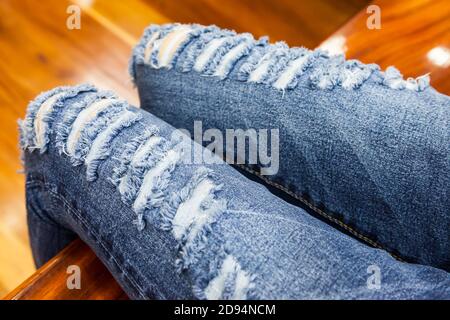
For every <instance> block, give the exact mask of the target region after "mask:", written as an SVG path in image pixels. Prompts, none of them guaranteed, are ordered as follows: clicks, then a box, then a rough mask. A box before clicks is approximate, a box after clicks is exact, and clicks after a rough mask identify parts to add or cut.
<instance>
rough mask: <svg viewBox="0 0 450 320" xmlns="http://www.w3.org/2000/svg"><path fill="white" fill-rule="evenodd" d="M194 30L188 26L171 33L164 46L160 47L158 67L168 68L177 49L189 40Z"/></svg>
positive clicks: (164, 41) (165, 39)
mask: <svg viewBox="0 0 450 320" xmlns="http://www.w3.org/2000/svg"><path fill="white" fill-rule="evenodd" d="M192 31H193V30H192V28H190V27H187V26H181V27H179V28H176V29H175V30H173V31H172V32H170V33H169V34H168V35H167V36H166V37H165V38H164V40H162V41H163V42H162V44H161V45H160V46H159V52H158V67H159V68H163V67H167V66H168V65H169V64H170V63H171V62H172V59H173V56H174V55H175V52H176V51H177V48H178V47H179V46H180V45H181V44H183V43H184V42H185V41H186V40H187V39H188V38H189V34H190V33H191V32H192Z"/></svg>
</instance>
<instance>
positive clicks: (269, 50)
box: [130, 24, 450, 270]
mask: <svg viewBox="0 0 450 320" xmlns="http://www.w3.org/2000/svg"><path fill="white" fill-rule="evenodd" d="M130 73H131V75H132V77H133V79H134V81H135V83H136V85H137V87H138V89H139V94H140V99H141V107H142V108H144V109H146V110H149V111H150V112H152V113H153V114H155V115H156V116H157V117H160V118H161V119H163V120H164V121H167V122H168V123H170V124H171V125H173V126H175V127H177V128H186V129H188V130H191V131H192V130H193V124H194V121H202V124H203V129H204V130H206V129H209V128H218V129H220V130H225V129H229V128H232V129H236V128H238V129H244V130H246V129H256V130H258V129H271V128H275V129H279V137H280V142H279V154H280V159H279V170H278V172H276V173H275V174H273V175H265V176H261V177H260V178H261V179H262V180H263V181H264V182H265V183H267V184H269V185H271V186H273V187H275V188H277V189H280V190H282V191H283V192H285V193H287V194H289V195H290V196H291V197H293V198H295V199H297V200H299V201H300V202H301V203H302V204H304V205H305V206H307V207H309V208H311V210H313V211H314V213H315V214H318V215H320V216H322V217H324V218H325V219H328V220H329V221H330V222H332V223H333V224H335V225H338V226H339V227H340V228H342V229H344V230H346V231H347V232H349V233H351V234H352V235H353V236H355V237H357V238H359V239H361V240H363V241H365V242H366V243H368V244H370V245H372V246H374V247H378V248H383V249H385V250H388V251H389V252H391V253H392V254H393V255H395V256H397V257H399V258H402V259H404V260H406V261H410V262H416V263H422V264H428V265H432V266H435V267H440V268H443V269H446V270H450V188H449V186H450V123H449V119H450V98H449V97H448V96H445V95H442V94H440V93H438V92H436V91H435V90H434V89H433V88H431V87H430V86H429V78H428V76H427V75H425V76H423V77H419V78H417V79H407V80H405V79H403V78H402V75H401V74H400V72H399V71H398V70H396V69H395V68H393V67H390V68H388V69H387V70H386V71H381V70H380V68H379V67H378V66H377V65H373V64H371V65H365V64H362V63H361V62H359V61H356V60H348V61H346V60H345V59H344V58H343V57H342V56H337V57H330V56H328V55H327V54H326V53H324V52H322V51H320V50H315V51H310V50H307V49H305V48H289V47H288V46H287V45H286V44H284V43H281V42H279V43H275V44H269V43H268V42H267V39H266V38H261V39H259V40H255V39H254V38H253V37H252V36H251V35H250V34H236V33H234V32H231V31H228V30H221V29H218V28H217V27H202V26H198V25H179V24H169V25H162V26H158V25H152V26H150V27H149V28H148V29H147V30H146V31H145V33H144V36H143V37H142V39H141V41H140V43H139V44H138V45H137V46H136V47H135V49H134V52H133V56H132V59H131V62H130ZM206 144H207V143H205V145H206ZM246 169H247V170H248V171H251V172H252V173H253V174H255V175H259V171H260V169H261V166H260V165H259V166H258V165H257V166H256V167H254V166H251V165H247V166H246Z"/></svg>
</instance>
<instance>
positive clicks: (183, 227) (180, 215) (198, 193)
mask: <svg viewBox="0 0 450 320" xmlns="http://www.w3.org/2000/svg"><path fill="white" fill-rule="evenodd" d="M214 188H215V184H214V183H213V182H212V181H211V180H210V179H204V180H202V181H201V182H200V183H199V184H198V185H197V186H196V187H195V189H194V190H193V191H192V194H191V197H190V198H189V199H188V200H186V201H185V202H182V203H181V204H180V206H179V207H178V209H177V212H176V214H175V217H174V218H173V221H172V225H173V229H172V233H173V235H174V237H175V239H177V240H180V239H181V238H182V237H183V236H184V234H185V233H186V231H187V229H188V228H189V227H190V226H191V225H192V223H193V222H194V221H196V220H198V223H199V224H201V225H203V224H204V222H205V219H206V218H207V216H206V215H204V213H203V212H202V210H201V204H202V202H203V201H204V200H205V199H206V197H208V195H209V194H210V193H211V191H212V190H214Z"/></svg>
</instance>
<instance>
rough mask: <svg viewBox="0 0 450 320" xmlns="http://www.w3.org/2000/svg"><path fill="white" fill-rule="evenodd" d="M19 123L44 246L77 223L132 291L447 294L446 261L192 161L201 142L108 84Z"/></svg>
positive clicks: (47, 103) (60, 92)
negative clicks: (338, 226) (386, 243)
mask: <svg viewBox="0 0 450 320" xmlns="http://www.w3.org/2000/svg"><path fill="white" fill-rule="evenodd" d="M20 130H21V146H22V148H23V156H24V163H25V171H26V181H27V182H26V183H27V208H28V214H29V215H30V216H31V219H30V224H29V228H30V234H31V241H32V243H33V244H34V245H33V250H34V255H35V257H46V256H47V259H48V258H49V257H48V254H46V252H48V251H49V247H52V246H58V247H61V246H62V245H61V243H57V242H58V241H63V242H64V241H65V242H68V241H69V240H70V238H73V236H67V237H66V236H62V237H59V236H58V235H50V236H49V234H48V233H51V232H59V231H61V230H62V231H61V232H62V234H63V235H70V234H71V233H72V234H78V236H80V237H81V238H82V239H83V240H84V241H85V242H86V243H88V244H89V245H90V247H91V248H92V249H93V250H94V251H95V253H96V254H97V255H98V257H99V258H100V259H101V260H102V261H103V263H104V264H105V265H106V266H107V267H108V269H109V270H110V271H111V272H112V274H113V275H114V277H115V278H116V279H117V281H118V282H119V283H120V284H121V286H122V287H123V288H124V289H125V291H126V292H127V294H128V295H129V296H130V297H132V298H135V299H150V298H157V299H169V298H171V299H189V298H199V299H297V298H306V299H308V298H315V299H322V298H331V299H341V298H343V299H353V298H356V299H364V298H392V299H396V298H450V275H449V274H448V273H446V272H445V271H443V270H440V269H436V268H433V267H429V266H423V265H414V264H407V263H402V262H399V261H397V260H395V259H394V258H392V257H391V256H390V255H389V254H388V253H387V252H385V251H383V250H379V249H375V248H371V247H369V246H366V245H365V244H363V243H361V242H359V241H357V240H355V239H353V238H351V237H348V236H346V235H344V234H342V233H340V232H338V231H336V230H335V229H334V228H332V227H330V226H329V225H327V224H325V223H323V222H321V221H319V220H317V219H315V218H313V217H311V216H310V215H309V214H307V213H306V212H305V211H304V210H303V209H301V208H298V207H296V206H293V205H290V204H288V203H286V202H284V201H283V200H281V199H279V198H277V197H275V196H274V195H272V194H271V193H270V192H268V191H267V189H266V188H265V187H264V186H262V185H260V184H257V183H255V182H253V181H250V180H248V179H247V178H245V177H244V176H242V175H241V174H239V173H238V172H237V171H236V170H234V169H233V168H231V167H230V166H229V165H227V164H225V163H223V162H221V161H218V162H217V164H214V165H195V164H191V162H190V161H189V160H190V159H185V157H186V156H185V155H186V154H189V152H187V151H188V150H193V152H192V153H193V154H194V155H195V153H198V152H205V150H203V149H202V147H201V146H199V145H197V144H195V143H194V142H192V140H190V139H187V138H186V136H180V135H177V134H174V132H176V131H174V128H173V127H171V126H169V125H168V124H166V123H165V122H163V121H161V120H159V119H158V118H156V117H155V116H153V115H151V114H150V113H147V112H146V111H143V110H140V109H137V108H134V107H132V106H129V105H128V104H127V103H126V102H125V101H122V100H120V99H118V98H117V97H116V96H115V95H114V94H113V93H111V92H105V91H98V90H97V89H96V88H94V87H93V86H90V85H80V86H74V87H60V88H56V89H54V90H51V91H48V92H45V93H43V94H41V95H39V96H38V97H37V98H36V99H35V100H34V101H32V102H31V103H30V105H29V107H28V111H27V115H26V117H25V119H24V120H22V121H20ZM42 225H44V226H45V225H48V230H47V232H33V231H34V230H37V229H36V228H41V227H42ZM39 230H40V229H39ZM52 230H55V231H52ZM57 230H59V231H57ZM47 237H48V238H47ZM46 239H47V240H48V241H47V242H46V241H45V240H46ZM55 239H56V240H55ZM58 239H60V240H58ZM50 251H51V250H50ZM53 251H57V249H55V250H53ZM43 262H45V261H40V262H38V263H43ZM374 269H375V270H378V275H379V277H378V281H377V282H376V283H375V287H373V286H372V285H371V284H372V282H371V280H370V277H371V276H373V274H372V273H371V272H372V271H371V270H374Z"/></svg>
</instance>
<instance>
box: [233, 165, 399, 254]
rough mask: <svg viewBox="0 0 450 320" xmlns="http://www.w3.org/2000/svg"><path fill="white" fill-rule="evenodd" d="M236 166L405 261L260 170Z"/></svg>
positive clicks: (367, 241) (374, 245)
mask: <svg viewBox="0 0 450 320" xmlns="http://www.w3.org/2000/svg"><path fill="white" fill-rule="evenodd" d="M235 165H236V166H238V167H239V168H242V169H244V170H245V171H247V172H249V173H251V174H254V175H256V176H258V177H259V178H260V179H261V180H263V181H264V182H266V183H268V184H269V185H271V186H273V187H276V188H277V189H280V190H281V191H283V192H285V193H287V194H288V195H290V196H292V197H294V198H295V199H297V200H299V201H301V202H302V203H303V204H305V205H306V206H308V208H310V209H311V210H313V211H314V212H316V213H317V214H319V215H320V216H321V217H324V218H326V219H328V220H329V221H331V222H333V223H335V224H337V225H339V226H340V227H342V228H343V229H345V230H346V231H348V232H350V233H351V234H352V235H354V236H355V237H357V238H358V239H360V240H363V241H365V242H366V243H368V244H370V245H371V246H373V247H375V248H378V249H382V250H385V251H387V252H388V253H389V254H390V255H391V256H392V257H394V258H395V259H397V260H399V261H401V262H405V260H403V259H402V258H401V257H399V256H398V255H396V254H394V253H392V252H391V250H389V249H388V248H386V247H384V246H382V245H381V244H379V243H377V242H375V241H374V240H372V239H370V238H368V237H367V236H365V235H363V234H362V233H360V232H358V231H356V230H354V229H353V228H352V227H350V226H348V225H347V224H345V223H344V222H342V221H341V220H339V219H337V218H335V217H333V216H331V215H330V214H328V213H326V212H325V211H323V210H321V209H319V208H317V207H315V206H314V205H313V204H312V203H310V202H309V201H308V200H306V199H305V198H303V197H302V196H300V195H298V194H296V193H295V192H293V191H291V190H289V189H288V188H286V187H284V186H282V185H280V184H278V183H276V182H274V181H271V180H269V179H267V178H266V177H264V176H263V175H261V174H259V173H258V172H256V171H254V170H252V169H250V168H248V167H246V166H245V165H242V164H235Z"/></svg>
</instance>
